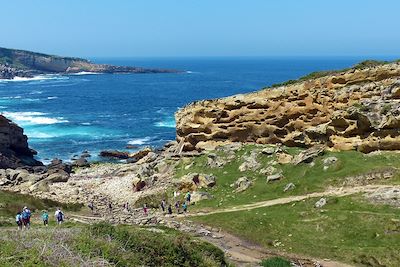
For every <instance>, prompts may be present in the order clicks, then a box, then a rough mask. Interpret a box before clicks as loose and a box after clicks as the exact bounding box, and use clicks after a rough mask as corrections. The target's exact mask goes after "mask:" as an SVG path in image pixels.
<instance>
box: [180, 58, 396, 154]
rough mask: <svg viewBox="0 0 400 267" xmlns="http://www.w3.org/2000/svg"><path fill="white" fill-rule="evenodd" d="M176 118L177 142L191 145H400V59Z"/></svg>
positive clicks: (205, 105)
mask: <svg viewBox="0 0 400 267" xmlns="http://www.w3.org/2000/svg"><path fill="white" fill-rule="evenodd" d="M373 63H374V62H373ZM320 76H321V77H320ZM176 122H177V125H176V126H177V141H179V142H180V143H181V144H182V145H183V150H187V151H189V150H201V149H204V148H207V147H212V146H214V145H216V144H220V143H229V142H254V143H260V144H271V143H277V144H284V145H287V146H300V147H310V146H312V145H314V144H325V145H327V146H329V147H331V148H333V149H338V150H352V149H356V150H359V151H362V152H371V151H374V150H400V63H399V62H393V63H376V64H365V63H362V64H359V65H358V66H356V67H355V68H352V69H348V70H344V71H337V72H324V73H319V74H318V73H317V74H314V75H311V76H307V77H306V78H302V79H299V80H298V81H290V82H288V83H286V84H285V85H282V86H277V87H273V88H265V89H263V90H261V91H258V92H255V93H250V94H244V95H235V96H232V97H227V98H222V99H216V100H205V101H199V102H195V103H192V104H190V105H188V106H186V107H184V108H182V109H180V110H179V111H178V112H177V113H176Z"/></svg>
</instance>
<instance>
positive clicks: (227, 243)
mask: <svg viewBox="0 0 400 267" xmlns="http://www.w3.org/2000/svg"><path fill="white" fill-rule="evenodd" d="M391 187H393V186H391V185H364V186H356V187H345V188H331V189H329V190H327V191H324V192H316V193H310V194H306V195H301V196H290V197H285V198H278V199H273V200H267V201H261V202H257V203H252V204H246V205H240V206H236V207H231V208H226V209H221V210H215V211H209V212H198V213H191V214H186V215H178V216H176V217H164V216H163V215H161V214H158V213H156V214H154V215H153V216H159V217H163V220H164V222H165V223H166V224H167V225H169V226H170V227H175V228H177V229H179V230H180V231H182V232H187V233H189V234H191V235H193V236H196V237H198V238H201V239H203V240H205V241H207V242H210V243H212V244H214V245H216V246H218V247H219V248H221V249H222V250H223V251H224V252H225V253H226V255H227V257H228V258H229V259H230V260H231V261H232V262H233V263H234V264H235V265H236V266H258V265H259V262H260V261H261V260H262V259H264V258H268V257H272V256H282V257H286V258H290V259H291V260H292V261H293V262H296V263H297V264H298V265H299V266H318V264H319V266H324V267H349V266H351V265H348V264H344V263H341V262H336V261H332V260H329V259H324V260H320V259H312V258H307V257H302V256H299V255H294V254H287V253H280V252H276V251H270V250H267V249H265V248H263V247H261V246H259V245H256V244H251V243H249V242H247V241H245V240H242V239H240V238H239V237H237V236H234V235H231V234H229V233H226V232H221V231H220V230H216V229H212V228H209V227H206V228H205V227H204V226H200V225H198V224H196V223H193V222H188V221H187V220H185V219H186V218H187V217H192V216H205V215H210V214H219V213H228V212H235V211H243V210H251V209H257V208H261V207H269V206H275V205H282V204H287V203H292V202H298V201H302V200H305V199H308V198H319V197H328V196H348V195H352V194H357V193H368V192H374V191H376V190H378V189H382V188H391ZM71 217H72V218H74V219H75V220H76V221H79V222H86V223H93V222H98V221H99V220H100V221H101V220H106V218H101V217H96V216H92V217H89V216H82V215H72V216H71ZM177 219H179V220H177Z"/></svg>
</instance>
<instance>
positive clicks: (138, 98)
mask: <svg viewBox="0 0 400 267" xmlns="http://www.w3.org/2000/svg"><path fill="white" fill-rule="evenodd" d="M385 59H386V58H385ZM361 60H363V59H362V58H354V57H353V58H136V59H135V58H126V59H122V58H118V59H116V58H108V59H105V58H97V59H92V61H93V62H96V63H108V64H116V65H132V66H142V67H151V68H169V69H178V70H183V71H185V72H182V73H170V74H87V73H81V74H76V75H44V76H39V77H35V78H32V79H17V80H15V81H4V80H2V81H0V112H1V113H2V114H3V115H5V116H6V117H8V118H9V119H11V120H13V121H14V122H16V123H17V124H19V125H20V126H22V127H23V128H24V130H25V134H26V135H27V136H28V138H29V144H30V146H31V147H32V148H33V149H35V150H36V151H38V155H37V158H38V159H39V160H43V161H45V162H48V161H49V160H50V159H52V158H56V157H57V158H61V159H63V160H69V159H71V158H72V157H73V156H74V155H80V154H81V153H82V152H83V151H89V153H91V155H92V158H91V160H93V161H98V160H102V159H101V158H99V157H98V156H97V155H98V154H99V152H100V151H102V150H108V149H117V150H127V149H126V146H127V145H134V146H137V148H136V149H140V148H142V147H145V146H151V147H155V148H157V147H161V146H162V145H163V144H165V143H166V142H168V141H170V140H174V138H175V121H174V113H175V112H176V111H177V110H178V109H179V107H182V106H184V105H186V104H188V103H190V102H192V101H195V100H202V99H212V98H218V97H224V96H229V95H233V94H239V93H247V92H251V91H256V90H258V89H260V88H262V87H265V86H268V85H272V84H274V83H278V82H283V81H286V80H289V79H296V78H298V77H300V76H303V75H305V74H307V73H310V72H313V71H319V70H331V69H341V68H345V67H350V66H352V65H354V64H355V63H357V62H360V61H361ZM134 150H135V149H133V150H131V151H134Z"/></svg>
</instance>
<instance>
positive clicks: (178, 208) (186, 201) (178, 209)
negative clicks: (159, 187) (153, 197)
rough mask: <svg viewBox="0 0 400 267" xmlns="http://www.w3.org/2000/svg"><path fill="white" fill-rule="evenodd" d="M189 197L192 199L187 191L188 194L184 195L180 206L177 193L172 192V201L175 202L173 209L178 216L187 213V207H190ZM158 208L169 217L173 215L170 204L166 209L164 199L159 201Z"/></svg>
mask: <svg viewBox="0 0 400 267" xmlns="http://www.w3.org/2000/svg"><path fill="white" fill-rule="evenodd" d="M191 197H192V195H191V194H190V192H189V191H188V192H187V193H186V194H185V197H184V200H183V202H182V204H181V201H180V200H179V199H177V198H179V193H177V192H174V201H175V204H174V207H175V209H176V213H178V214H180V213H182V212H183V213H186V212H188V207H189V205H190V199H191ZM160 206H161V210H162V211H163V212H167V214H170V215H171V214H172V213H173V211H172V204H168V207H167V202H166V201H165V199H163V200H162V201H161V204H160ZM181 208H182V211H181Z"/></svg>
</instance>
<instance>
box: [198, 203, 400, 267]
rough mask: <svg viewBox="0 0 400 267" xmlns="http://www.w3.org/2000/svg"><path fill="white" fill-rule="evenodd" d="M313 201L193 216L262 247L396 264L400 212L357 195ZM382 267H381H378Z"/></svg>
mask: <svg viewBox="0 0 400 267" xmlns="http://www.w3.org/2000/svg"><path fill="white" fill-rule="evenodd" d="M317 200H318V199H309V200H306V201H301V202H297V203H296V204H286V205H278V206H272V207H266V208H258V209H254V210H249V211H242V212H231V213H223V214H213V215H207V216H201V217H193V218H192V220H194V221H198V222H201V223H205V224H208V225H212V226H215V227H218V228H222V229H225V230H227V231H228V232H231V233H233V234H235V235H237V236H240V237H242V238H244V239H247V240H249V241H252V242H256V243H258V244H261V245H263V246H264V247H267V248H270V249H273V250H274V249H275V250H279V251H284V252H291V253H297V254H301V255H307V256H312V257H317V258H331V259H334V260H338V261H343V262H347V263H351V264H356V265H360V266H399V265H400V254H399V253H398V251H399V250H400V243H399V238H400V209H398V208H393V207H389V206H385V205H374V204H371V203H368V202H367V201H366V200H365V199H364V198H363V197H362V196H353V197H343V198H328V199H327V200H328V204H327V205H326V206H324V208H323V210H318V209H316V208H314V203H315V202H316V201H317ZM377 263H379V264H382V265H378V264H377Z"/></svg>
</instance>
